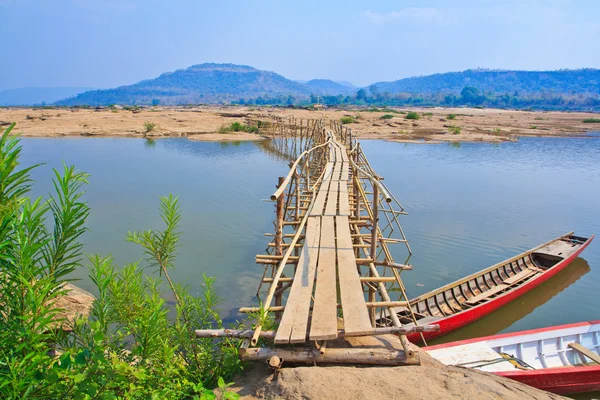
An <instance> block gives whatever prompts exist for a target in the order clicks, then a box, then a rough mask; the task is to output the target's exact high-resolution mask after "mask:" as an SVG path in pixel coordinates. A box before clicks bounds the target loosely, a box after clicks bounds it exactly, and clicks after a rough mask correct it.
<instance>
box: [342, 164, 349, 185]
mask: <svg viewBox="0 0 600 400" xmlns="http://www.w3.org/2000/svg"><path fill="white" fill-rule="evenodd" d="M349 179H350V164H349V163H348V162H345V163H342V176H341V177H340V180H341V181H348V180H349Z"/></svg>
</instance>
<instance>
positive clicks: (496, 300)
mask: <svg viewBox="0 0 600 400" xmlns="http://www.w3.org/2000/svg"><path fill="white" fill-rule="evenodd" d="M593 239H594V235H592V236H591V237H589V238H584V237H580V236H575V235H574V234H573V232H571V233H568V234H566V235H563V236H560V237H558V238H556V239H554V240H551V241H549V242H547V243H544V244H542V245H540V246H538V247H536V248H533V249H531V250H529V251H526V252H524V253H522V254H519V255H518V256H515V257H513V258H510V259H508V260H506V261H503V262H501V263H499V264H496V265H493V266H491V267H489V268H486V269H484V270H483V271H479V272H476V273H474V274H472V275H469V276H467V277H466V278H463V279H460V280H458V281H456V282H453V283H450V284H448V285H445V286H443V287H441V288H439V289H436V290H433V291H431V292H429V293H425V294H423V295H421V296H419V297H416V298H414V299H412V300H411V301H410V302H409V304H410V307H411V308H412V311H413V313H414V316H415V318H416V319H417V324H418V325H425V324H438V325H439V326H440V331H439V332H424V333H423V334H419V333H415V334H411V335H408V336H407V337H408V339H409V340H410V341H412V342H414V343H419V342H420V341H421V340H422V339H423V338H424V339H425V340H428V339H433V338H435V337H438V336H442V335H445V334H447V333H449V332H452V331H454V330H456V329H458V328H461V327H463V326H465V325H468V324H470V323H472V322H474V321H476V320H478V319H480V318H482V317H484V316H486V315H488V314H490V313H492V312H493V311H495V310H497V309H499V308H500V307H502V306H504V305H505V304H507V303H509V302H511V301H513V300H514V299H516V298H517V297H519V296H522V295H523V294H525V293H526V292H528V291H530V290H532V289H533V288H535V287H537V286H538V285H540V284H542V283H543V282H545V281H547V280H548V279H550V278H551V277H552V276H554V275H556V274H557V273H558V272H560V271H561V270H562V269H564V268H565V267H566V266H567V265H569V264H570V263H571V261H573V260H574V259H575V258H577V256H578V255H579V253H581V252H582V251H583V250H584V249H585V248H586V247H587V246H588V245H589V244H590V242H591V241H592V240H593ZM396 313H397V315H398V317H399V318H400V321H401V322H402V323H403V324H406V325H408V326H410V325H411V324H414V322H413V320H412V318H411V316H410V313H409V310H408V308H406V307H400V308H397V309H396ZM388 318H389V316H388ZM386 322H387V321H386ZM382 325H386V324H382Z"/></svg>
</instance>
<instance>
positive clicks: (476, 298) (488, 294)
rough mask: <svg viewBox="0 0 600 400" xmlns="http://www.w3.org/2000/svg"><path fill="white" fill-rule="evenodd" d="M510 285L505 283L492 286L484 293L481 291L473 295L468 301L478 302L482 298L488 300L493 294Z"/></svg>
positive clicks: (472, 303)
mask: <svg viewBox="0 0 600 400" xmlns="http://www.w3.org/2000/svg"><path fill="white" fill-rule="evenodd" d="M508 287H509V286H508V285H504V284H501V285H498V286H495V287H493V288H491V289H490V290H486V291H485V292H483V293H479V294H478V295H477V296H473V297H471V298H470V299H469V300H467V301H466V303H467V304H469V305H474V304H477V303H479V302H480V301H482V300H486V299H488V298H489V297H492V296H493V295H495V294H498V293H500V292H501V291H503V290H504V289H508Z"/></svg>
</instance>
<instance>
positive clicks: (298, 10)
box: [0, 0, 600, 90]
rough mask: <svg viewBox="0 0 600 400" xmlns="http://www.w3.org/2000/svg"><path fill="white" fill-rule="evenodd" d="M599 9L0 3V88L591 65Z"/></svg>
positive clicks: (356, 78)
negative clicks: (213, 70)
mask: <svg viewBox="0 0 600 400" xmlns="http://www.w3.org/2000/svg"><path fill="white" fill-rule="evenodd" d="M599 16H600V1H596V0H518V1H517V0H479V1H477V0H470V1H462V0H453V1H441V0H438V1H435V0H432V1H426V0H421V1H399V0H396V1H377V2H375V1H371V2H367V1H353V0H346V1H335V2H334V1H324V0H321V1H313V0H303V1H294V2H291V1H271V0H265V1H253V0H245V1H228V0H219V1H203V0H169V1H167V0H164V1H156V0H0V21H1V22H0V57H1V59H2V62H1V63H0V90H2V89H11V88H17V87H26V86H45V87H49V86H89V87H114V86H117V85H124V84H130V83H134V82H137V81H139V80H141V79H147V78H153V77H156V76H158V75H160V74H161V73H162V72H165V71H172V70H175V69H179V68H185V67H188V66H190V65H193V64H200V63H204V62H231V63H236V64H246V65H251V66H254V67H256V68H260V69H266V70H271V71H275V72H278V73H280V74H282V75H284V76H285V77H287V78H290V79H299V80H300V79H312V78H330V79H334V80H347V81H350V82H353V83H355V84H357V85H367V84H369V83H373V82H376V81H389V80H396V79H400V78H403V77H408V76H415V75H427V74H431V73H436V72H446V71H459V70H464V69H468V68H477V67H485V68H502V69H559V68H580V67H595V68H598V67H600V52H599V51H598V48H599V47H598V46H599V44H598V42H599V39H600V18H599Z"/></svg>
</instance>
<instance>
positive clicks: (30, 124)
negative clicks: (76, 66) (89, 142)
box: [0, 105, 600, 144]
mask: <svg viewBox="0 0 600 400" xmlns="http://www.w3.org/2000/svg"><path fill="white" fill-rule="evenodd" d="M409 112H410V115H409ZM287 117H294V118H296V119H297V120H300V119H302V120H306V119H325V120H331V119H333V120H336V121H340V120H344V121H347V124H346V127H348V128H350V129H351V130H352V132H353V134H354V135H355V136H356V137H357V138H359V139H380V140H388V141H392V142H399V143H417V144H434V143H442V142H490V143H498V142H506V141H517V140H518V138H519V137H568V138H573V137H579V138H581V137H588V136H586V135H587V134H588V133H590V132H600V123H597V122H595V121H596V120H598V121H600V118H599V117H600V114H595V113H588V112H572V111H519V110H503V109H479V108H442V107H420V108H417V107H414V108H406V107H386V108H381V109H377V108H373V107H372V108H361V107H353V108H346V109H339V108H319V109H316V110H308V109H293V108H281V107H267V106H263V107H248V106H224V105H222V106H218V105H214V106H194V107H178V106H173V107H165V106H161V107H145V108H139V109H135V110H125V109H122V108H97V109H96V108H75V107H71V108H59V107H57V108H49V107H45V108H36V107H11V108H0V128H1V129H2V130H5V129H6V128H7V127H8V125H9V124H10V123H12V122H16V123H17V125H16V127H15V129H14V130H13V132H14V133H20V134H21V135H22V137H133V138H146V139H159V138H168V137H187V138H188V139H189V140H194V141H206V142H241V141H260V140H264V139H266V137H264V136H260V135H257V134H255V133H247V132H226V133H218V132H219V131H222V130H223V127H228V126H230V125H231V124H232V123H234V122H239V123H242V124H243V123H246V121H248V120H257V119H265V120H268V119H272V118H287ZM584 121H594V122H593V123H586V122H584ZM148 127H151V129H148ZM592 137H595V136H592Z"/></svg>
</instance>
